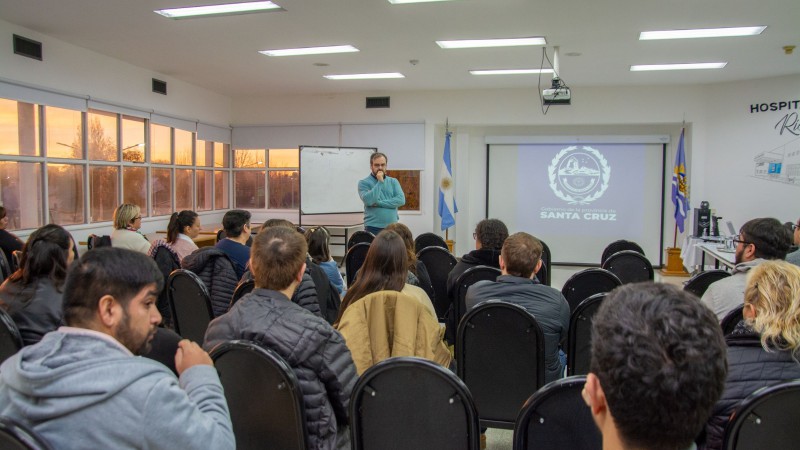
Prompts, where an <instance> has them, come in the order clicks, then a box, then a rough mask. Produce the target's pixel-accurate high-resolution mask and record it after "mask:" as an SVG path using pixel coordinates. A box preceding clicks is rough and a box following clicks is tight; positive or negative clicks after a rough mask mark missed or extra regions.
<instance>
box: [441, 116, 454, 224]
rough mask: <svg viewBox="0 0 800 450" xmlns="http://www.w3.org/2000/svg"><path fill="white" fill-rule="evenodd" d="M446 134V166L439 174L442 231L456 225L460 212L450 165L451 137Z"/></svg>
mask: <svg viewBox="0 0 800 450" xmlns="http://www.w3.org/2000/svg"><path fill="white" fill-rule="evenodd" d="M451 134H452V133H451V132H449V131H448V132H447V133H445V138H444V164H442V170H441V171H440V172H439V217H441V218H442V230H446V229H448V228H450V227H452V226H453V225H455V224H456V218H455V213H457V212H458V206H456V198H455V186H454V185H453V167H452V166H451V165H450V135H451Z"/></svg>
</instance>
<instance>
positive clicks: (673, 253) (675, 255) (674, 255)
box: [661, 247, 689, 277]
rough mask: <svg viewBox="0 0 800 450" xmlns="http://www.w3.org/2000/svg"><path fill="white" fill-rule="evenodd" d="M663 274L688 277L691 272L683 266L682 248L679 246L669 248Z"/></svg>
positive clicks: (662, 269) (662, 270)
mask: <svg viewBox="0 0 800 450" xmlns="http://www.w3.org/2000/svg"><path fill="white" fill-rule="evenodd" d="M661 274H662V275H668V276H672V277H688V276H689V272H687V271H686V269H685V268H684V267H683V259H682V258H681V249H680V248H678V247H669V248H667V265H666V267H662V268H661Z"/></svg>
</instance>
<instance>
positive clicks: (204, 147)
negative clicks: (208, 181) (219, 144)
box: [194, 139, 214, 167]
mask: <svg viewBox="0 0 800 450" xmlns="http://www.w3.org/2000/svg"><path fill="white" fill-rule="evenodd" d="M195 148H196V150H195V155H194V164H195V165H196V166H198V167H211V164H212V163H213V161H214V143H213V142H208V141H204V140H201V139H198V140H197V141H196V143H195Z"/></svg>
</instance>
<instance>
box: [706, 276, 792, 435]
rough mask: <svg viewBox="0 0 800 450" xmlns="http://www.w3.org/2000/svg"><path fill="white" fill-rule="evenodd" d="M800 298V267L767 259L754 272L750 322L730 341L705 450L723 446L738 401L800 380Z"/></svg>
mask: <svg viewBox="0 0 800 450" xmlns="http://www.w3.org/2000/svg"><path fill="white" fill-rule="evenodd" d="M798 299H800V267H797V266H795V265H793V264H790V263H788V262H785V261H767V262H764V263H762V264H759V265H758V266H757V267H754V268H753V269H752V270H750V272H749V273H748V275H747V286H746V288H745V292H744V309H743V310H742V313H743V315H744V318H745V320H744V323H742V324H740V326H739V327H737V328H736V330H734V332H733V333H732V334H731V335H729V336H727V338H726V341H727V343H728V363H729V368H728V379H727V381H726V382H725V391H724V392H723V393H722V398H721V399H720V400H719V402H718V403H717V404H716V405H715V406H714V410H713V415H712V416H711V419H710V420H709V421H708V426H707V427H706V442H705V448H708V449H720V448H722V439H723V434H724V431H725V426H726V425H727V423H728V418H729V417H730V415H731V413H732V412H733V410H734V407H735V406H736V404H737V403H738V402H740V401H741V400H744V398H745V397H747V396H748V395H750V394H752V393H753V392H754V391H756V390H757V389H759V388H762V387H764V386H769V385H770V384H775V383H778V382H781V381H785V380H791V379H796V378H800V362H798V358H800V327H798V323H800V301H798ZM701 444H702V443H701ZM701 446H702V445H701Z"/></svg>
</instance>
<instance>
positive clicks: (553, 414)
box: [514, 376, 603, 450]
mask: <svg viewBox="0 0 800 450" xmlns="http://www.w3.org/2000/svg"><path fill="white" fill-rule="evenodd" d="M585 383H586V377H584V376H576V377H568V378H562V379H560V380H556V381H553V382H552V383H548V384H547V385H546V386H545V387H543V388H541V389H539V390H538V391H536V393H535V394H533V395H532V396H531V397H530V398H529V399H528V401H527V402H525V406H523V407H522V411H520V412H519V416H517V421H516V423H515V425H514V450H563V449H569V450H601V449H602V448H603V438H602V436H601V435H600V431H599V430H598V429H597V426H596V425H595V424H594V419H593V418H592V413H591V411H590V410H589V407H587V406H586V403H585V402H584V400H583V397H582V396H581V391H582V390H583V385H584V384H585Z"/></svg>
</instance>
